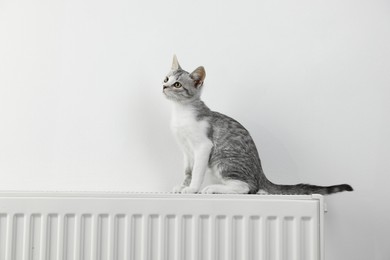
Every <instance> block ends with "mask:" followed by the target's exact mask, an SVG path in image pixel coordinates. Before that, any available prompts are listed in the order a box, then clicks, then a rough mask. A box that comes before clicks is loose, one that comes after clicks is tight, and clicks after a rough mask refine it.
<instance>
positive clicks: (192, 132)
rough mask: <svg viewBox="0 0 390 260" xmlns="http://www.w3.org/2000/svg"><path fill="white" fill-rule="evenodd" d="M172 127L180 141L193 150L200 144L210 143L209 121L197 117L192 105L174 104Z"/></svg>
mask: <svg viewBox="0 0 390 260" xmlns="http://www.w3.org/2000/svg"><path fill="white" fill-rule="evenodd" d="M171 128H172V131H173V133H174V134H175V136H176V137H177V139H178V141H179V143H180V144H181V145H184V146H186V147H187V149H191V150H192V151H193V150H194V149H196V148H197V147H199V146H202V145H204V144H209V143H211V141H210V140H209V138H208V137H207V132H208V129H209V123H208V122H207V121H205V120H198V119H197V118H196V111H195V110H194V108H193V107H192V106H189V105H182V104H177V103H175V104H173V109H172V121H171Z"/></svg>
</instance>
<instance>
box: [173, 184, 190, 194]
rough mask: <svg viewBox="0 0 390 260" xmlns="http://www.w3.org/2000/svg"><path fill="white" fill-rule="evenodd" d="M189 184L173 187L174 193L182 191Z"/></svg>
mask: <svg viewBox="0 0 390 260" xmlns="http://www.w3.org/2000/svg"><path fill="white" fill-rule="evenodd" d="M185 187H187V186H184V185H177V186H175V187H173V189H172V192H173V193H181V191H182V190H183V189H184V188H185Z"/></svg>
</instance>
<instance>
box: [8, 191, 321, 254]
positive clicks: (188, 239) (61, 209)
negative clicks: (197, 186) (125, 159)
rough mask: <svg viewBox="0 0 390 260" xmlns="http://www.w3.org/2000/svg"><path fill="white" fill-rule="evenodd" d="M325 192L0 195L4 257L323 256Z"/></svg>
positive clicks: (14, 193) (20, 193) (18, 193)
mask: <svg viewBox="0 0 390 260" xmlns="http://www.w3.org/2000/svg"><path fill="white" fill-rule="evenodd" d="M323 214H324V203H323V199H322V196H320V195H313V196H271V195H200V194H195V195H180V194H149V193H145V194H141V193H138V194H132V193H71V192H67V193H22V192H17V193H16V192H13V193H11V192H3V193H0V260H19V259H20V260H38V259H39V260H71V259H72V260H103V259H107V260H122V259H123V260H290V259H291V260H323V259H324V248H323V244H324V243H323V242H324V240H323Z"/></svg>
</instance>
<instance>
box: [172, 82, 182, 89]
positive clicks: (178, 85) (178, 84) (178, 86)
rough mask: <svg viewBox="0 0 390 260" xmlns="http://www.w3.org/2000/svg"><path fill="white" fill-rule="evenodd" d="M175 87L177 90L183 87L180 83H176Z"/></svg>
mask: <svg viewBox="0 0 390 260" xmlns="http://www.w3.org/2000/svg"><path fill="white" fill-rule="evenodd" d="M173 86H174V87H175V88H180V87H181V84H180V83H179V82H175V83H174V84H173Z"/></svg>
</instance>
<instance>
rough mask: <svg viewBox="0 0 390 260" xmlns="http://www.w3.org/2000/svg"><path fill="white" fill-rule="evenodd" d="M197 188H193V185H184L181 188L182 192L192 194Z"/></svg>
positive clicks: (196, 191)
mask: <svg viewBox="0 0 390 260" xmlns="http://www.w3.org/2000/svg"><path fill="white" fill-rule="evenodd" d="M198 191H199V189H197V188H193V187H185V188H184V189H182V190H181V193H182V194H194V193H198Z"/></svg>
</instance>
